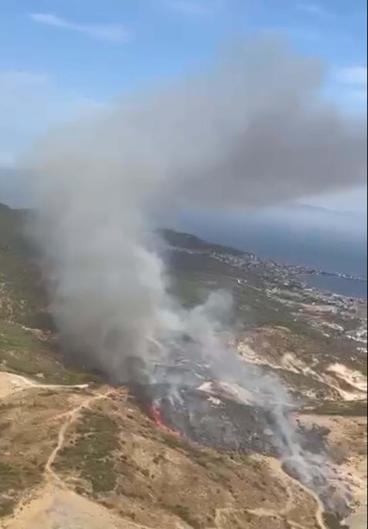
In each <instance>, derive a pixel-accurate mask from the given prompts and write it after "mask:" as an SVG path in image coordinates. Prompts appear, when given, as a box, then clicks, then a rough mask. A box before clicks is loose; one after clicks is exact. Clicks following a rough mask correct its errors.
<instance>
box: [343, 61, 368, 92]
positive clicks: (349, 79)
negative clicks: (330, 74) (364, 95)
mask: <svg viewBox="0 0 368 529" xmlns="http://www.w3.org/2000/svg"><path fill="white" fill-rule="evenodd" d="M336 77H337V80H338V81H339V82H340V83H343V84H346V85H351V86H355V87H360V88H364V87H365V88H367V67H366V66H349V67H346V68H341V69H340V70H338V72H337V75H336Z"/></svg>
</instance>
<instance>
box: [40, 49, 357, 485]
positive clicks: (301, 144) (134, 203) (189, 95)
mask: <svg viewBox="0 0 368 529" xmlns="http://www.w3.org/2000/svg"><path fill="white" fill-rule="evenodd" d="M320 88H321V68H320V66H319V64H317V63H315V62H314V61H312V60H307V59H305V58H302V57H300V56H298V55H296V54H295V53H293V52H291V51H290V50H289V49H288V48H287V47H285V46H283V45H281V44H279V43H277V42H274V41H272V42H270V41H256V42H252V43H249V44H247V45H246V46H244V47H243V48H242V49H241V50H238V51H237V54H236V58H233V57H232V58H231V59H230V60H227V61H226V60H223V61H222V62H221V64H219V65H217V66H216V67H214V68H213V70H212V71H211V72H209V73H208V74H207V75H200V76H198V77H196V78H193V79H190V80H187V81H184V82H182V83H180V84H177V85H175V86H171V87H168V88H166V89H162V90H156V91H153V92H150V93H144V94H141V95H140V96H137V97H136V98H133V99H131V100H129V101H125V102H122V103H120V104H116V105H114V106H112V107H111V108H110V109H109V110H107V111H105V112H103V113H101V114H100V115H98V116H95V117H93V118H89V119H87V118H86V119H84V120H82V121H80V122H77V123H72V124H70V125H69V126H67V127H65V128H64V129H63V130H59V131H57V132H54V133H50V135H49V136H48V137H47V138H45V139H44V140H43V141H42V142H40V144H39V145H38V147H37V149H36V150H35V152H34V154H33V156H32V159H31V164H32V168H33V174H34V177H33V178H34V182H33V183H34V194H35V201H36V204H37V206H38V210H39V216H38V222H37V226H35V235H36V237H37V241H38V243H39V244H40V246H41V249H42V251H43V254H44V257H45V263H46V265H47V270H48V276H49V285H50V294H51V300H52V310H53V314H54V317H55V321H56V323H57V325H58V327H59V330H60V333H61V335H62V338H63V342H64V344H67V345H68V348H69V350H72V351H74V352H75V354H84V355H86V356H87V357H88V358H89V359H90V361H91V362H92V363H93V364H94V365H97V366H98V367H99V368H100V369H102V370H104V371H105V372H106V373H107V374H108V375H110V376H111V377H114V379H115V380H117V381H119V382H122V381H129V382H134V383H139V384H141V383H142V381H143V382H152V381H155V376H156V375H155V370H154V369H153V366H154V365H155V364H157V361H158V360H159V361H164V362H165V359H168V358H169V356H170V354H171V352H172V351H173V350H174V349H175V348H178V349H181V350H182V352H184V354H188V355H190V354H193V352H196V354H198V355H199V356H200V357H201V358H202V359H203V361H204V363H205V364H206V365H209V366H210V371H211V372H212V373H213V375H214V377H216V376H217V375H219V378H221V379H222V380H225V381H229V382H236V383H239V384H240V385H241V384H243V385H244V383H245V385H246V386H247V387H248V389H250V390H251V391H252V392H253V394H254V395H256V396H257V398H258V404H259V405H260V406H264V407H267V406H268V407H270V405H271V406H273V409H272V414H273V417H274V420H275V425H276V426H275V428H278V430H280V432H281V433H280V440H281V441H280V442H281V444H280V450H282V451H284V452H285V457H289V458H291V459H292V460H293V465H294V466H296V467H297V472H298V475H299V476H301V478H302V479H303V481H304V482H306V483H310V482H312V481H313V472H312V470H313V469H312V468H311V465H310V464H308V461H306V458H305V457H304V455H303V452H302V451H301V449H300V447H299V445H298V442H297V441H296V440H295V435H294V432H293V430H292V428H291V426H290V424H289V422H288V421H287V420H286V419H285V413H286V411H285V410H286V409H287V407H288V405H289V403H288V399H287V396H286V393H285V392H284V390H283V389H282V388H281V386H279V384H277V383H272V384H270V383H269V381H268V380H267V379H266V378H264V377H263V376H261V374H260V373H259V372H258V371H256V370H255V371H254V372H252V373H250V374H249V373H248V374H247V373H246V372H245V370H244V369H243V370H242V369H241V368H240V367H239V366H240V362H239V361H238V360H235V357H234V361H230V356H229V354H228V349H227V348H226V347H224V346H223V345H224V343H223V342H222V340H221V338H219V336H218V335H219V333H220V331H223V329H222V328H221V325H220V324H219V322H220V321H221V320H222V314H221V310H220V312H219V309H221V308H222V309H223V310H224V312H225V313H226V312H227V311H228V309H229V300H228V298H227V297H226V296H225V297H224V296H223V295H220V294H216V295H213V296H212V297H210V299H209V300H208V302H207V303H206V304H205V305H203V306H201V307H196V308H194V309H193V310H192V311H186V310H184V309H182V308H180V307H179V306H178V305H177V303H176V302H175V300H173V299H171V298H170V297H169V296H168V294H167V288H166V280H165V273H164V267H163V264H162V261H161V259H160V258H159V256H158V254H157V253H156V252H155V244H154V243H155V240H154V237H153V236H152V232H153V228H154V226H153V225H152V213H155V212H157V210H158V209H160V210H165V209H169V208H172V207H186V206H187V205H189V204H191V205H193V203H197V205H201V206H203V207H206V206H208V207H213V206H214V205H217V206H221V207H223V208H234V207H247V206H248V207H253V206H255V205H259V204H273V203H276V202H279V201H283V200H286V199H290V198H298V197H301V196H305V195H307V194H309V193H310V194H316V193H318V192H322V191H328V190H333V189H337V188H339V187H344V186H348V185H351V183H352V182H360V181H361V180H362V179H363V178H364V174H365V166H366V147H365V124H364V125H363V124H357V123H355V122H353V121H351V120H349V119H348V118H344V117H343V116H341V115H339V114H338V113H337V111H336V110H335V109H334V108H332V107H331V106H330V105H328V104H327V103H323V102H322V100H321V99H320V97H319V91H320ZM183 336H186V337H187V338H186V339H187V340H189V341H186V342H185V340H184V342H183V341H180V340H182V337H183ZM183 343H187V344H188V343H189V345H186V346H185V345H183ZM190 344H195V346H194V345H193V347H192V346H191V345H190ZM132 358H134V359H135V361H134V362H133V363H132V362H131V361H129V360H131V359H132ZM232 362H233V363H232ZM132 379H133V380H132ZM240 379H241V380H240ZM169 382H171V384H172V386H177V382H178V381H177V380H175V379H172V380H169ZM269 388H272V395H270V393H269ZM173 395H174V396H175V391H173Z"/></svg>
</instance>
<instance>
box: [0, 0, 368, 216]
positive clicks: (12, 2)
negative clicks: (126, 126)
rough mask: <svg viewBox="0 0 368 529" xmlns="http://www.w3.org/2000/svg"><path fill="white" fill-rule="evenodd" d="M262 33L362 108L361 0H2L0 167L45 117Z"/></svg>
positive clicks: (355, 193) (184, 67)
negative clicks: (302, 57) (304, 57)
mask: <svg viewBox="0 0 368 529" xmlns="http://www.w3.org/2000/svg"><path fill="white" fill-rule="evenodd" d="M260 31H261V32H277V33H280V34H282V35H285V37H287V38H289V39H290V40H291V41H292V43H293V45H294V46H295V47H296V48H298V49H299V50H301V51H302V52H303V53H306V54H308V55H312V56H315V57H319V58H320V59H321V60H322V61H323V62H324V63H325V65H326V68H327V71H326V84H325V95H326V97H328V98H330V99H331V100H334V101H336V102H337V103H338V104H339V106H340V107H341V108H342V109H343V110H344V111H346V112H352V113H358V114H359V113H363V112H365V108H366V86H367V83H366V71H367V66H366V62H367V60H366V51H365V49H366V2H365V1H363V0H353V1H351V0H316V1H309V0H53V1H51V0H1V4H0V49H1V50H2V53H1V54H0V166H5V167H12V166H13V165H14V163H15V162H16V160H17V158H18V157H19V156H21V155H22V153H23V152H24V151H25V150H26V149H27V148H29V146H30V144H31V143H32V141H33V140H34V139H35V138H36V137H37V136H38V135H39V134H42V133H43V132H44V131H45V130H47V127H49V126H50V125H52V124H54V123H58V122H60V121H63V120H65V119H69V118H73V117H74V116H77V115H80V114H81V113H83V112H90V111H91V110H93V109H94V108H95V107H96V108H99V107H100V106H103V105H106V104H108V102H109V101H111V99H114V98H117V97H120V96H121V95H122V94H124V93H129V92H133V91H135V90H137V89H140V88H144V87H145V86H147V85H150V84H151V83H152V82H155V83H159V82H161V81H162V80H165V79H172V78H177V77H182V76H184V75H186V74H188V73H191V72H195V71H197V70H198V69H200V68H201V67H203V66H205V65H206V64H208V63H210V62H211V61H212V60H213V58H214V56H215V55H216V53H218V50H219V49H220V50H221V47H224V46H226V45H229V44H231V42H233V41H236V40H239V39H242V38H244V37H246V36H249V35H251V34H252V33H257V32H260ZM0 184H1V178H0ZM8 184H9V182H8ZM0 199H1V196H0ZM363 200H364V193H362V190H359V189H358V190H352V191H351V192H350V193H348V194H342V195H337V196H331V197H327V198H326V197H323V198H322V199H321V198H320V197H316V199H315V200H314V201H313V200H312V201H311V202H312V203H316V204H318V205H322V206H327V207H331V208H343V209H346V210H349V209H353V210H357V211H363V209H364V206H363Z"/></svg>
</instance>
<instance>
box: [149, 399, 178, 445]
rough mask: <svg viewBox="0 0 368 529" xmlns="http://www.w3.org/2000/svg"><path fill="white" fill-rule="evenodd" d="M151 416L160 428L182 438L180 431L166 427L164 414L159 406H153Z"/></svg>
mask: <svg viewBox="0 0 368 529" xmlns="http://www.w3.org/2000/svg"><path fill="white" fill-rule="evenodd" d="M149 415H150V417H151V418H152V420H153V422H154V423H155V425H156V426H157V427H158V428H161V429H163V430H166V431H167V432H169V433H171V434H173V435H176V436H177V437H181V435H180V433H179V432H178V431H176V430H173V429H172V428H169V427H168V426H166V424H165V423H164V420H163V418H162V413H161V410H160V408H159V406H157V405H156V404H152V406H151V407H150V409H149Z"/></svg>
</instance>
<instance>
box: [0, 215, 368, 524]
mask: <svg viewBox="0 0 368 529" xmlns="http://www.w3.org/2000/svg"><path fill="white" fill-rule="evenodd" d="M29 215H31V213H30V212H27V211H15V210H12V209H10V208H7V207H6V206H0V425H1V426H0V431H1V436H0V527H2V528H4V529H21V528H24V529H26V528H27V529H39V528H40V527H43V528H45V529H48V528H49V529H51V528H52V527H55V526H59V525H60V524H62V525H63V527H66V528H68V529H69V527H74V526H78V527H79V526H80V527H88V528H89V529H94V528H95V529H99V528H100V527H105V528H106V529H110V528H111V529H113V528H121V529H123V528H124V529H125V528H128V529H202V528H203V529H237V528H238V529H244V528H257V529H262V528H264V529H290V528H292V529H317V528H319V529H323V528H325V529H327V528H336V527H340V526H341V517H340V519H339V516H338V513H329V514H326V513H324V512H323V511H324V507H323V505H322V504H321V500H320V498H318V497H317V496H316V494H315V493H314V492H313V491H312V490H309V489H308V488H307V487H305V486H304V485H302V484H300V483H299V482H298V481H297V480H296V479H295V478H294V477H293V476H291V475H289V474H287V473H286V472H285V469H284V468H283V467H282V465H281V464H280V461H279V460H278V459H277V458H276V457H274V456H273V455H269V454H265V453H261V452H256V451H255V450H254V449H253V447H254V446H255V442H254V440H253V441H252V442H251V441H250V440H248V439H245V440H244V447H245V448H244V449H243V448H242V449H239V450H227V449H226V448H221V446H218V447H213V446H209V445H208V444H206V442H204V441H203V442H190V441H189V440H186V439H185V438H183V437H180V436H178V435H174V434H173V433H172V432H171V431H170V430H169V429H168V428H165V427H164V426H162V425H160V424H159V422H158V421H156V422H155V421H154V420H152V417H151V416H149V414H147V412H146V410H144V409H143V408H142V406H141V405H140V403H139V402H138V401H137V400H136V397H135V395H134V394H132V392H131V391H130V388H127V387H124V386H112V385H110V384H109V381H108V380H106V379H104V378H103V376H102V375H101V374H98V375H96V374H95V373H91V372H89V371H88V370H87V369H85V368H84V367H83V366H82V365H80V363H78V362H77V359H75V362H73V358H70V357H68V361H66V359H65V357H64V356H63V354H62V352H61V347H60V343H59V339H58V335H57V333H56V331H55V329H54V326H53V323H52V318H51V316H50V314H49V308H48V300H47V295H46V293H45V288H44V284H43V280H42V279H43V278H42V274H41V272H40V267H39V264H40V262H39V258H38V255H37V252H36V251H35V249H34V248H32V246H31V245H30V244H29V243H28V242H27V240H26V239H25V237H24V225H25V224H27V223H28V220H29ZM161 233H162V234H163V236H164V238H165V240H166V241H167V243H168V249H167V260H168V272H169V275H170V278H171V287H170V288H171V289H172V291H173V293H175V295H176V296H178V297H179V298H180V300H181V302H182V303H183V304H184V305H186V306H192V305H194V304H196V303H198V302H200V301H202V300H204V299H205V298H206V296H207V295H208V293H209V292H210V291H213V290H215V289H218V288H225V289H228V290H230V291H231V292H232V294H233V297H234V300H235V314H234V316H233V317H234V324H236V325H235V329H236V334H235V336H234V344H233V346H234V348H236V350H237V352H238V354H239V356H240V357H241V358H242V361H243V362H244V365H249V366H254V365H257V366H260V367H261V368H262V369H264V370H265V371H266V372H270V373H274V374H277V376H278V377H279V378H280V379H281V380H282V382H283V384H284V386H286V387H287V388H288V391H289V393H290V394H291V395H292V396H293V399H294V402H295V403H297V406H296V409H295V412H293V413H294V420H295V422H296V423H297V424H298V425H299V427H300V428H301V429H303V430H305V431H306V432H308V435H309V437H308V438H310V439H311V440H312V441H311V442H312V444H313V443H314V446H315V449H316V450H317V449H318V447H319V446H320V444H321V443H322V444H323V446H324V447H325V448H326V450H327V451H328V453H329V465H330V467H331V468H332V470H333V475H334V483H333V485H334V486H335V487H336V489H338V488H339V487H340V486H341V484H344V486H346V487H347V489H348V491H349V495H350V499H349V507H350V509H351V510H352V511H353V512H354V511H356V512H357V514H356V515H355V518H354V515H353V517H352V518H351V520H350V521H349V524H350V523H351V525H350V526H351V527H352V528H354V529H360V528H361V527H363V525H362V523H363V522H362V517H364V510H363V509H362V506H364V502H365V499H364V490H365V477H366V474H365V463H366V455H365V446H366V441H365V438H364V435H365V430H366V419H365V417H364V416H365V413H366V376H367V373H366V343H365V341H366V319H365V314H366V310H365V309H366V307H365V304H364V302H362V301H359V300H352V299H348V298H344V297H341V296H335V295H328V294H323V293H320V292H318V291H317V290H312V289H306V288H305V286H304V285H302V284H301V283H300V282H299V280H298V277H297V276H296V275H294V274H293V273H292V271H291V270H290V269H288V268H287V267H283V266H282V265H278V264H277V263H273V262H267V261H262V260H260V259H258V258H257V256H255V255H254V254H253V253H247V252H241V251H239V250H234V249H231V248H227V247H224V246H221V245H217V244H211V243H208V242H206V241H202V240H201V239H199V238H197V237H195V236H193V235H189V234H183V233H177V232H173V231H171V230H164V231H162V232H161ZM207 387H208V388H209V386H207ZM222 389H223V390H224V388H222ZM235 389H236V388H235ZM235 389H234V388H226V391H227V393H226V398H225V399H224V400H222V397H223V395H222V394H221V393H219V390H218V389H216V388H215V389H214V388H210V389H209V390H208V393H204V395H205V397H203V398H205V399H206V405H208V406H209V408H208V409H212V407H213V409H214V410H216V409H219V410H220V411H221V410H222V409H223V408H222V406H223V404H224V402H226V403H229V402H235V401H234V400H233V399H235V396H234V395H235V393H236V392H235ZM216 407H217V408H216ZM20 417H21V418H22V420H19V418H20ZM247 435H248V434H247ZM249 435H250V434H249Z"/></svg>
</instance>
